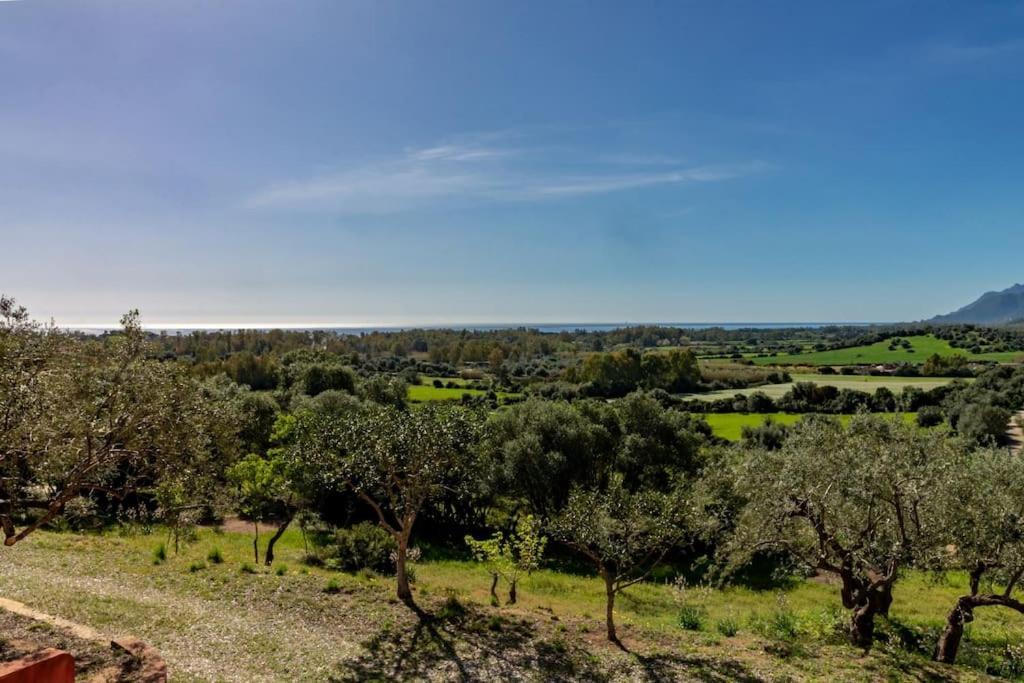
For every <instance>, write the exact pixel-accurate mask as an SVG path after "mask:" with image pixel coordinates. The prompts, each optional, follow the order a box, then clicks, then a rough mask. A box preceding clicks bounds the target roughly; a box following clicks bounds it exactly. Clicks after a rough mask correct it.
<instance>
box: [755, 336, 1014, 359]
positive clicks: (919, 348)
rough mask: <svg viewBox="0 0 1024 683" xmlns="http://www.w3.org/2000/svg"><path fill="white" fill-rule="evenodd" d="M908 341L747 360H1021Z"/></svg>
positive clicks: (933, 340)
mask: <svg viewBox="0 0 1024 683" xmlns="http://www.w3.org/2000/svg"><path fill="white" fill-rule="evenodd" d="M901 339H906V340H907V341H909V342H910V345H911V348H910V349H904V348H902V347H899V346H897V347H896V348H894V349H890V348H889V346H890V342H889V340H883V341H880V342H876V343H874V344H866V345H863V346H853V347H850V348H845V349H834V350H829V351H810V352H805V353H799V354H788V353H780V354H778V355H776V356H762V357H753V358H751V360H752V361H754V363H756V364H758V365H861V364H869V365H870V364H880V363H914V364H919V363H923V362H924V361H925V360H927V359H928V357H929V356H931V355H933V354H936V353H937V354H939V355H940V356H952V355H956V354H959V355H963V356H967V358H968V359H969V360H979V361H981V360H989V361H996V362H1012V361H1014V360H1018V359H1020V358H1022V357H1024V352H1020V351H998V352H989V353H977V354H975V353H970V352H969V351H967V350H966V349H956V348H953V347H952V346H950V344H949V342H947V341H945V340H943V339H939V338H937V337H935V336H933V335H930V334H929V335H916V336H911V337H901Z"/></svg>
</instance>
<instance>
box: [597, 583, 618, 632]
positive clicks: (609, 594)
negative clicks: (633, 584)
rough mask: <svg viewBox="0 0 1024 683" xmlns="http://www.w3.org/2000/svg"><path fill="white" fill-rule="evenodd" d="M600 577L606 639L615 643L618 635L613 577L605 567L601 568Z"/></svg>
mask: <svg viewBox="0 0 1024 683" xmlns="http://www.w3.org/2000/svg"><path fill="white" fill-rule="evenodd" d="M601 577H602V578H603V579H604V593H605V625H606V626H607V628H608V640H610V641H612V642H613V643H617V642H619V635H618V633H616V631H615V577H613V576H612V574H611V572H609V571H607V570H606V569H601Z"/></svg>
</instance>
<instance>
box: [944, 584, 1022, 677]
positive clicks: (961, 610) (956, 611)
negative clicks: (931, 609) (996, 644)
mask: <svg viewBox="0 0 1024 683" xmlns="http://www.w3.org/2000/svg"><path fill="white" fill-rule="evenodd" d="M999 606H1002V607H1008V608H1010V609H1012V610H1015V611H1017V612H1020V613H1022V614H1024V603H1022V602H1020V601H1018V600H1015V599H1014V598H1011V597H1010V596H1008V595H992V594H985V595H964V596H961V597H960V598H959V599H958V600H957V601H956V606H955V607H954V608H953V609H952V610H951V611H950V613H949V616H947V617H946V626H945V628H944V629H943V630H942V635H940V636H939V641H938V643H937V644H936V645H935V655H934V657H933V659H934V660H935V661H936V662H943V663H944V664H955V663H956V656H957V653H958V652H959V650H960V641H961V640H963V637H964V625H965V624H969V623H971V622H972V621H974V610H975V608H977V607H999Z"/></svg>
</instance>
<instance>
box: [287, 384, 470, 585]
mask: <svg viewBox="0 0 1024 683" xmlns="http://www.w3.org/2000/svg"><path fill="white" fill-rule="evenodd" d="M480 422H481V420H480V417H479V415H478V414H477V413H476V412H474V411H471V410H469V409H466V408H463V407H461V406H449V405H427V406H424V407H423V408H418V409H416V410H401V409H398V408H396V407H394V406H386V405H373V404H370V405H366V406H363V407H361V408H360V409H358V410H354V411H352V412H351V413H349V414H347V415H346V416H344V417H342V418H340V419H338V418H335V417H332V416H331V415H329V414H324V413H316V412H308V413H304V414H302V415H300V416H298V419H297V424H296V432H295V444H294V446H293V449H294V457H295V458H297V459H300V460H301V461H303V462H305V463H306V469H307V477H308V478H311V479H314V480H316V482H315V485H316V486H317V487H319V488H320V489H321V490H342V489H348V490H351V491H352V492H353V493H354V494H355V495H356V496H357V497H358V498H359V499H360V500H361V501H362V502H363V503H365V504H366V505H367V506H369V508H370V509H371V510H373V513H374V514H375V515H376V517H377V520H378V523H379V524H380V526H381V527H382V528H384V529H385V530H386V531H387V532H388V533H389V534H391V536H392V538H394V540H395V545H396V551H395V570H396V574H397V581H398V597H399V599H401V600H403V601H405V602H407V603H411V601H412V591H411V590H410V588H409V576H408V573H407V571H406V562H407V559H408V551H409V539H410V537H411V535H412V530H413V526H414V524H415V523H416V519H417V517H418V516H419V515H420V513H421V512H422V511H423V510H424V509H425V508H426V507H427V506H428V505H431V504H433V503H438V502H440V501H441V500H442V499H443V498H445V497H447V496H452V495H460V494H464V493H467V492H468V491H469V489H470V488H472V486H473V481H474V479H475V472H474V469H475V461H474V459H473V458H472V457H471V452H472V450H473V448H474V446H475V445H476V442H477V435H478V430H479V425H480Z"/></svg>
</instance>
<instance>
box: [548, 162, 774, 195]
mask: <svg viewBox="0 0 1024 683" xmlns="http://www.w3.org/2000/svg"><path fill="white" fill-rule="evenodd" d="M767 168H768V164H765V163H763V162H756V161H755V162H749V163H744V164H736V165H723V166H698V167H694V168H689V169H682V170H678V171H668V172H665V173H634V174H628V175H595V176H587V177H580V178H569V179H565V182H554V183H552V184H549V185H539V186H537V187H536V188H534V190H535V191H536V192H537V193H538V194H540V195H562V196H566V195H580V194H598V193H604V192H618V191H621V190H631V189H635V188H641V187H650V186H652V185H677V184H681V183H714V182H721V181H723V180H732V179H733V178H739V177H741V176H745V175H750V174H752V173H757V172H759V171H763V170H765V169H767Z"/></svg>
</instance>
